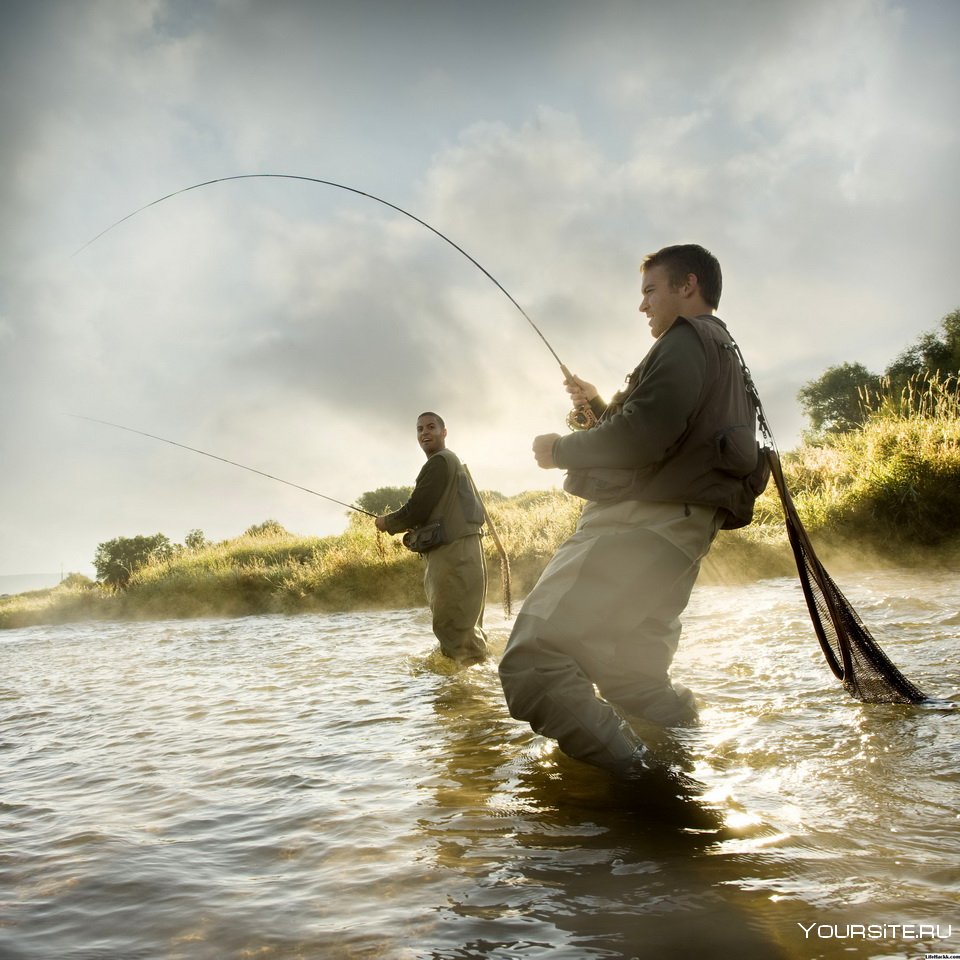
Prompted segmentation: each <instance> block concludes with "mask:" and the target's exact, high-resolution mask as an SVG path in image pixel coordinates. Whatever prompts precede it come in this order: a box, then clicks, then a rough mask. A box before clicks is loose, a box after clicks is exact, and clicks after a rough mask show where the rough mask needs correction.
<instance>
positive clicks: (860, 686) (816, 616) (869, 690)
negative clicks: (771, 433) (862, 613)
mask: <svg viewBox="0 0 960 960" xmlns="http://www.w3.org/2000/svg"><path fill="white" fill-rule="evenodd" d="M767 456H768V458H769V462H770V472H771V475H772V476H773V480H774V483H775V484H776V486H777V492H778V493H779V494H780V502H781V503H782V504H783V513H784V517H785V519H786V526H787V537H788V538H789V540H790V546H791V548H792V549H793V556H794V559H795V560H796V562H797V573H798V575H799V577H800V586H801V587H802V588H803V595H804V598H805V599H806V601H807V610H808V611H809V612H810V619H811V620H812V621H813V628H814V630H815V631H816V634H817V639H818V640H819V641H820V647H821V649H822V650H823V655H824V656H825V657H826V660H827V664H828V665H829V667H830V669H831V670H832V671H833V674H834V676H835V677H836V678H837V679H838V680H840V682H841V683H842V684H843V687H844V689H845V690H846V691H847V693H849V694H850V696H851V697H854V698H855V699H857V700H862V701H864V702H865V703H921V702H923V701H924V700H927V699H928V697H927V696H926V694H925V693H924V692H923V691H922V690H921V689H920V688H919V687H917V686H916V684H914V683H912V682H911V681H910V680H908V679H907V678H906V677H905V676H904V675H903V674H902V673H901V672H900V671H899V670H898V669H897V668H896V667H895V666H894V665H893V663H892V662H891V661H890V659H889V657H887V655H886V654H885V653H884V652H883V650H881V649H880V645H879V644H878V643H877V642H876V640H874V639H873V637H872V636H871V634H870V631H869V630H868V629H867V628H866V627H865V626H864V624H863V621H862V620H861V619H860V617H859V616H858V615H857V611H856V610H855V609H854V608H853V606H852V604H851V603H850V601H849V600H847V598H846V597H845V596H844V595H843V594H842V593H841V592H840V588H839V587H838V586H837V585H836V584H835V583H834V582H833V578H832V577H831V576H830V574H829V573H827V571H826V569H825V568H824V566H823V564H822V563H821V562H820V560H819V559H818V557H817V555H816V553H815V552H814V549H813V546H812V544H811V543H810V538H809V537H808V536H807V531H806V530H805V529H804V527H803V524H802V523H801V522H800V517H799V516H798V515H797V511H796V508H795V507H794V505H793V499H792V498H791V496H790V491H789V490H788V489H787V485H786V482H785V481H784V478H783V471H782V469H781V467H780V457H779V456H778V455H777V453H776V451H775V450H768V451H767Z"/></svg>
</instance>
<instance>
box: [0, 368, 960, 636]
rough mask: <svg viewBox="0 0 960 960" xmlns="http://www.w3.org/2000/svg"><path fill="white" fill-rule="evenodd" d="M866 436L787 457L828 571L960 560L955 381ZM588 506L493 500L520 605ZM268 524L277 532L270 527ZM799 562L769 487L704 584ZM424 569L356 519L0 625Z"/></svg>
mask: <svg viewBox="0 0 960 960" xmlns="http://www.w3.org/2000/svg"><path fill="white" fill-rule="evenodd" d="M870 402H871V403H873V405H874V410H873V415H872V416H871V418H870V420H869V421H868V423H867V424H866V426H865V427H864V428H863V429H860V430H857V431H854V432H851V433H846V434H839V435H835V436H830V437H826V438H821V439H820V440H819V441H818V442H816V443H809V444H806V445H804V446H802V447H801V448H800V449H799V450H797V451H794V452H791V453H788V454H785V455H784V457H783V460H784V472H785V475H786V478H787V483H788V486H789V488H790V491H791V493H792V495H793V498H794V500H795V503H796V505H797V508H798V511H799V512H800V515H801V518H802V519H803V522H804V525H805V526H806V527H807V530H808V531H809V533H810V534H811V537H812V539H813V541H814V545H815V546H816V547H817V549H818V552H819V553H820V556H821V559H822V560H823V561H824V562H825V563H826V564H827V565H828V567H830V568H831V570H833V571H836V570H842V569H844V568H845V567H847V566H848V565H850V566H859V567H862V566H863V565H864V564H870V565H889V566H902V565H909V564H913V563H919V562H922V563H925V564H930V563H932V562H942V563H951V564H953V563H956V562H957V560H958V559H960V497H958V496H957V490H958V489H960V416H958V406H960V405H958V403H957V387H956V382H955V381H947V382H946V383H935V384H934V385H933V387H931V388H930V390H929V391H928V392H927V393H926V394H925V395H924V396H922V397H916V398H912V397H909V396H907V397H905V398H900V399H899V401H898V402H897V403H896V404H894V403H893V402H891V401H890V399H889V398H883V397H874V398H871V400H870ZM581 503H582V501H580V500H577V499H575V498H573V497H570V496H568V495H567V494H565V493H563V492H562V491H546V492H534V493H523V494H519V495H517V496H514V497H510V498H505V499H496V498H492V497H491V498H490V502H489V504H488V507H489V510H490V514H491V516H492V518H493V521H494V525H495V527H496V529H497V531H498V533H499V535H500V538H501V540H502V542H503V544H504V546H505V548H506V550H507V553H508V555H509V557H510V565H511V574H512V578H511V579H512V592H513V598H514V601H515V602H516V601H519V599H520V598H522V597H523V596H524V595H525V594H526V593H527V592H528V590H529V589H530V587H531V586H532V585H533V583H534V582H535V581H536V578H537V576H538V575H539V573H540V571H541V570H542V569H543V566H544V565H545V563H546V561H547V560H548V558H549V557H550V556H551V555H552V553H553V552H554V550H556V548H557V546H558V545H559V544H560V543H561V542H562V541H563V540H564V539H565V538H566V537H567V536H568V535H569V534H570V533H571V532H572V530H573V528H574V526H575V524H576V520H577V517H578V516H579V511H580V506H581ZM266 526H267V527H268V531H269V526H270V525H266ZM485 550H486V555H487V563H488V568H489V571H490V592H489V598H490V600H491V601H494V602H496V601H499V600H501V599H502V589H501V583H500V559H499V556H498V554H497V551H496V550H495V547H494V543H493V541H492V538H490V537H487V538H485ZM794 570H795V567H794V565H793V557H792V554H791V553H790V550H789V547H788V545H787V540H786V534H785V532H784V528H783V514H782V511H781V509H780V503H779V499H778V497H777V494H776V491H775V489H774V487H773V484H771V485H770V486H769V488H768V489H767V491H766V492H765V493H764V494H763V496H762V497H761V498H760V500H759V501H758V502H757V508H756V520H755V522H754V523H753V524H751V525H750V526H749V527H746V528H744V529H742V530H737V531H729V532H725V533H722V534H721V535H720V537H719V538H718V541H717V543H716V544H715V546H714V548H713V550H712V551H711V553H710V556H709V557H708V558H707V561H706V562H705V564H704V568H703V573H702V577H701V582H708V583H709V582H712V583H736V582H743V581H746V580H751V579H756V578H758V577H773V576H791V575H792V574H793V573H794ZM422 577H423V564H422V561H421V560H420V558H418V557H417V556H415V555H414V554H411V553H409V552H408V551H407V550H406V549H404V547H403V546H402V544H401V543H400V540H399V538H397V537H388V536H386V535H380V536H377V534H376V532H375V530H374V528H373V524H372V522H371V521H370V520H369V519H368V518H366V517H361V516H358V515H356V514H354V515H352V516H351V519H350V522H349V525H348V527H347V529H346V531H345V532H344V533H342V534H339V535H337V536H331V537H322V538H319V537H297V536H293V535H285V534H279V533H277V532H276V531H273V532H267V533H263V534H260V535H253V534H249V535H244V536H241V537H237V538H235V539H233V540H227V541H224V542H221V543H217V544H213V545H207V546H203V547H200V548H198V549H193V550H183V551H182V552H180V553H179V554H178V555H176V556H174V557H172V558H171V559H168V560H164V561H161V562H156V563H152V564H149V565H147V566H145V567H143V568H142V569H140V570H138V571H137V572H136V573H135V574H134V575H133V577H132V578H131V580H130V584H129V586H128V588H127V589H126V590H123V591H109V590H107V589H105V588H103V587H101V586H99V585H96V584H92V583H90V582H89V581H84V578H80V577H71V578H68V581H67V582H65V583H64V584H61V585H60V586H58V587H56V588H54V589H52V590H40V591H34V592H32V593H26V594H19V595H17V596H14V597H8V598H0V627H8V628H9V627H18V626H28V625H31V624H38V623H64V622H69V621H74V620H83V619H138V618H139V619H161V618H168V617H198V616H243V615H247V614H256V613H299V612H309V611H341V610H355V609H376V608H400V607H412V606H419V605H422V604H423V602H424V601H423V588H422Z"/></svg>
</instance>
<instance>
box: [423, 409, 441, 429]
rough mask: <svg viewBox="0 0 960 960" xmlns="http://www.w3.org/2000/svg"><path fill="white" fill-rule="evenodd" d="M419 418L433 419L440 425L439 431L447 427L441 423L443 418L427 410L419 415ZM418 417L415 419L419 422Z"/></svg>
mask: <svg viewBox="0 0 960 960" xmlns="http://www.w3.org/2000/svg"><path fill="white" fill-rule="evenodd" d="M420 417H433V419H434V420H436V421H437V423H439V424H440V429H441V430H446V429H447V425H446V424H445V423H444V422H443V417H441V416H440V414H439V413H434V412H433V411H432V410H427V411H425V412H424V413H421V414H420ZM420 417H417V419H418V420H419V419H420Z"/></svg>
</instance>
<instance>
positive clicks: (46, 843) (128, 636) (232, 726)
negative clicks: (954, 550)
mask: <svg viewBox="0 0 960 960" xmlns="http://www.w3.org/2000/svg"><path fill="white" fill-rule="evenodd" d="M841 587H842V588H843V589H844V592H845V593H846V595H847V596H848V597H849V598H850V600H851V601H852V602H853V603H854V605H855V606H856V608H857V610H858V612H859V613H860V615H861V617H862V618H863V619H864V621H865V622H866V624H867V625H868V627H870V629H871V631H872V632H873V634H874V636H875V637H876V639H877V640H878V641H879V642H880V643H881V645H882V646H883V647H884V649H885V650H886V652H887V653H888V655H889V656H890V657H891V659H893V660H894V662H895V663H896V664H897V665H898V666H899V667H900V668H901V669H902V670H903V671H904V672H905V673H906V674H907V675H908V676H909V677H910V678H911V679H912V680H914V681H915V682H916V683H917V684H918V685H919V686H920V687H922V688H923V689H924V690H925V691H926V692H927V693H928V694H930V695H936V696H949V695H951V694H953V693H954V692H955V691H956V690H957V689H960V667H958V665H957V661H956V656H955V650H956V635H957V631H958V629H960V607H958V602H957V600H956V594H955V581H954V578H953V577H950V576H946V575H934V576H929V575H926V574H917V573H903V572H894V573H890V572H885V573H882V574H861V575H859V576H857V577H855V578H850V577H846V578H844V580H843V582H842V583H841ZM685 623H686V626H685V633H684V639H683V641H682V643H681V652H680V654H679V655H678V658H677V661H676V664H675V671H674V673H675V676H676V677H677V679H678V680H682V681H683V682H685V683H687V684H688V685H690V686H691V687H693V689H694V690H695V691H696V692H697V693H698V695H699V696H700V698H701V700H702V717H701V723H700V725H699V726H697V727H695V728H691V729H689V730H684V731H673V732H670V733H668V732H665V731H660V730H656V729H654V728H643V729H642V730H641V732H642V733H643V735H644V736H645V737H647V738H648V739H649V741H650V743H651V745H652V746H653V747H654V749H655V750H656V752H657V753H658V755H659V756H660V757H661V758H662V759H663V760H664V761H665V762H667V763H669V764H671V765H672V766H673V767H674V768H675V769H676V770H677V771H683V772H684V773H685V774H686V775H687V776H689V777H691V778H693V779H694V780H695V781H698V782H699V783H700V784H702V787H701V788H697V789H696V790H695V791H694V792H693V793H692V794H691V795H688V796H686V797H685V798H684V799H677V798H676V793H677V791H676V790H675V789H667V785H665V784H664V783H663V782H657V783H652V784H649V785H634V786H630V787H626V786H623V785H618V784H616V783H614V782H613V781H612V780H610V778H608V777H607V776H606V775H605V774H603V773H601V772H598V771H596V770H593V769H592V768H589V767H586V766H583V765H581V764H578V763H576V762H575V761H572V760H569V759H567V758H565V757H563V756H562V755H561V754H559V753H558V752H557V751H556V750H555V749H553V747H552V745H551V744H550V743H549V742H548V741H545V740H543V739H542V738H539V737H537V736H535V735H533V734H532V733H531V732H530V731H529V729H528V728H527V727H526V726H525V725H522V724H520V723H517V722H516V721H514V720H512V719H511V718H510V717H509V716H508V715H507V712H506V708H505V707H504V704H503V700H502V695H501V692H500V687H499V682H498V680H497V676H496V667H495V663H488V664H484V665H481V666H478V667H473V668H470V669H467V670H463V671H460V672H456V671H452V670H450V669H449V668H448V666H447V665H446V663H445V661H444V660H443V659H442V658H441V657H439V655H438V654H437V653H436V651H435V647H436V643H435V641H434V639H433V637H432V634H431V632H430V627H429V619H428V616H427V613H426V611H424V610H415V611H396V612H390V613H373V614H342V615H312V616H297V617H251V618H245V619H239V620H190V621H168V622H150V623H142V624H107V625H104V624H80V625H71V626H63V627H55V628H54V627H34V628H29V629H23V630H13V631H6V632H4V633H0V658H2V662H3V666H4V670H3V674H2V679H0V729H2V741H0V759H2V762H3V779H2V786H0V891H2V893H0V957H2V958H3V960H41V958H42V960H48V958H51V957H70V958H78V960H93V958H105V957H110V958H125V960H126V958H130V960H136V958H141V957H142V958H151V960H153V958H183V960H207V958H209V960H223V958H244V957H256V958H328V957H330V958H341V957H342V958H374V957H377V958H380V957H382V958H391V960H392V958H397V960H411V958H431V960H459V958H473V957H477V958H480V957H496V958H508V957H509V958H514V957H524V958H528V957H529V958H547V957H549V958H550V960H568V958H569V960H580V958H621V957H623V958H628V957H643V958H645V957H658V956H665V955H675V956H695V955H704V956H740V957H743V958H745V960H746V958H749V960H754V958H766V957H771V958H777V957H784V958H810V957H824V958H828V960H833V958H841V957H844V958H847V957H862V958H868V957H891V958H892V957H904V958H913V957H919V956H922V955H923V954H924V953H934V952H958V951H960V911H958V908H957V902H958V897H957V895H958V893H960V856H958V854H960V839H958V834H960V831H958V826H960V823H958V805H957V796H958V787H960V753H958V750H957V735H958V732H960V718H958V713H957V712H956V711H953V710H948V709H927V708H916V707H903V706H876V705H864V704H860V703H857V702H856V701H853V700H851V699H850V698H849V697H848V696H847V695H846V694H845V693H844V692H843V690H842V688H841V687H840V685H839V683H838V682H837V681H836V680H834V679H833V677H832V675H831V674H830V673H829V670H828V669H827V666H826V663H825V662H824V660H823V657H822V655H821V654H820V651H819V647H818V646H817V643H816V639H815V637H814V635H813V631H812V629H811V627H810V624H809V621H808V620H807V617H806V612H805V609H804V607H803V603H802V598H801V595H800V589H799V586H798V585H797V584H796V582H795V581H794V580H791V579H784V580H770V581H765V582H761V583H758V584H754V585H750V586H736V587H713V586H701V587H699V588H698V589H697V590H696V591H695V594H694V599H693V601H692V603H691V606H690V608H689V610H688V613H687V617H686V621H685ZM488 627H489V628H490V629H491V630H492V632H493V634H494V636H495V638H496V644H497V646H498V648H499V649H500V650H502V646H503V642H504V640H505V638H506V635H507V633H508V632H509V623H508V622H507V621H505V620H504V619H503V617H502V614H500V613H499V611H497V610H496V609H494V608H493V607H490V608H489V609H488ZM801 924H802V925H803V926H802V927H801ZM804 928H806V929H807V930H809V933H805V932H804ZM861 928H862V930H863V932H862V933H861Z"/></svg>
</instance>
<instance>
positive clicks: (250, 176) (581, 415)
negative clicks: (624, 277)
mask: <svg viewBox="0 0 960 960" xmlns="http://www.w3.org/2000/svg"><path fill="white" fill-rule="evenodd" d="M231 180H302V181H305V182H306V183H319V184H322V185H324V186H327V187H336V188H337V189H338V190H346V191H348V192H349V193H354V194H356V195H357V196H360V197H367V198H368V199H369V200H375V201H376V202H377V203H382V204H383V205H384V206H385V207H389V208H390V209H391V210H396V212H397V213H402V214H403V215H404V216H405V217H409V218H410V219H411V220H413V221H414V222H416V223H419V224H420V226H422V227H426V228H427V229H428V230H429V231H430V232H431V233H433V234H435V235H436V236H438V237H439V238H440V239H441V240H443V241H445V242H446V243H448V244H450V246H451V247H453V249H454V250H456V251H457V252H458V253H460V254H462V255H463V256H464V257H466V258H467V259H468V260H469V261H470V262H471V263H472V264H473V265H474V266H475V267H476V268H477V269H478V270H479V271H480V272H481V273H482V274H483V275H484V276H485V277H487V278H488V279H489V280H490V281H491V282H492V283H493V284H494V285H495V286H496V287H497V289H498V290H499V291H500V292H501V293H502V294H503V295H504V296H505V297H506V298H507V299H508V300H509V301H510V302H511V303H512V304H513V305H514V306H515V307H516V308H517V310H519V311H520V315H521V316H522V317H523V319H524V320H526V321H527V323H528V324H530V326H531V328H532V329H533V331H534V332H535V333H536V334H537V336H538V337H539V338H540V339H541V340H542V341H543V344H544V346H545V347H546V348H547V349H548V350H549V351H550V353H551V355H552V356H553V359H554V360H556V361H557V363H558V364H559V366H560V371H561V372H562V373H563V376H564V379H565V380H566V381H567V382H571V381H572V378H573V374H571V373H570V370H569V368H568V367H567V366H566V365H565V364H564V363H563V361H561V359H560V357H559V355H558V354H557V351H556V350H554V349H553V347H552V346H551V345H550V341H549V340H547V338H546V337H545V336H544V334H543V331H542V330H541V329H540V328H539V327H538V326H537V325H536V324H535V323H534V322H533V320H532V319H531V318H530V316H529V315H528V314H527V312H526V310H524V309H523V307H521V306H520V304H519V303H517V301H516V300H515V299H514V298H513V296H511V294H510V293H509V291H508V290H507V289H506V287H504V286H503V284H502V283H500V281H499V280H498V279H497V278H496V277H495V276H494V275H493V274H492V273H491V272H490V271H489V270H488V269H487V268H486V267H485V266H483V264H482V263H480V262H479V261H478V260H476V259H475V258H474V257H472V256H471V255H470V254H469V253H467V251H466V250H464V249H463V247H461V246H460V244H458V243H455V242H454V241H453V240H451V239H450V238H449V237H448V236H447V235H446V234H445V233H442V232H441V231H440V230H438V229H437V228H436V227H434V226H431V225H430V224H429V223H427V221H426V220H421V219H420V217H418V216H416V215H415V214H413V213H411V212H410V211H409V210H404V209H403V207H400V206H397V204H395V203H391V202H390V201H389V200H384V199H383V197H378V196H376V194H373V193H367V192H366V191H365V190H359V189H358V188H357V187H350V186H348V185H347V184H345V183H337V182H336V181H334V180H323V179H321V178H319V177H305V176H300V175H298V174H293V173H240V174H235V175H234V176H230V177H217V178H216V179H214V180H204V181H203V182H202V183H194V184H192V185H191V186H189V187H183V188H182V189H180V190H174V192H173V193H168V194H167V195H166V196H163V197H159V198H158V199H156V200H152V201H151V202H150V203H146V204H144V205H143V206H142V207H138V208H137V209H136V210H134V211H133V212H132V213H128V214H127V215H126V216H125V217H121V218H120V219H119V220H117V221H116V222H115V223H112V224H110V226H109V227H107V228H106V229H104V230H101V231H100V232H99V233H98V234H97V235H96V236H95V237H93V238H92V239H90V240H88V241H87V242H86V243H85V244H84V245H83V246H82V247H80V248H79V249H78V250H77V251H76V252H75V253H74V254H73V255H74V256H76V255H77V254H79V253H80V252H81V251H83V250H86V249H87V247H89V246H90V245H91V244H92V243H95V242H96V241H97V240H99V239H100V238H101V237H102V236H104V234H107V233H109V232H110V231H111V230H113V229H114V227H118V226H120V224H121V223H125V222H126V221H127V220H129V219H131V218H132V217H135V216H136V215H137V214H138V213H142V212H143V211H144V210H148V209H149V208H150V207H155V206H156V205H157V204H158V203H163V202H164V201H165V200H169V199H171V198H172V197H177V196H179V195H180V194H181V193H189V192H190V191H191V190H199V189H200V188H201V187H209V186H211V185H213V184H215V183H227V182H229V181H231ZM571 416H573V417H574V418H575V422H574V423H571V426H574V425H577V426H580V427H584V426H592V425H593V424H594V423H596V417H594V415H593V411H592V410H591V409H590V407H589V405H585V406H583V407H578V408H575V411H574V413H573V414H571ZM568 422H569V418H568Z"/></svg>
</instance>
